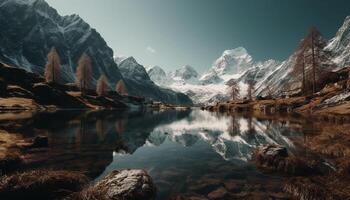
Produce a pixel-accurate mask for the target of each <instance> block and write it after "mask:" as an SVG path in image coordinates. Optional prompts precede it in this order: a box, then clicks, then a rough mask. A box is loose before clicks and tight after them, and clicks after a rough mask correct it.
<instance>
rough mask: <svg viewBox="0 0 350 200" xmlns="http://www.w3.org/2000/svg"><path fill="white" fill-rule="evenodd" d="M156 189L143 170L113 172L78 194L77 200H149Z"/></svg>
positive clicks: (154, 194) (153, 197)
mask: <svg viewBox="0 0 350 200" xmlns="http://www.w3.org/2000/svg"><path fill="white" fill-rule="evenodd" d="M155 196H156V188H155V185H154V184H153V181H152V178H151V177H150V176H149V175H148V174H147V172H146V171H144V170H130V169H128V170H121V171H118V170H115V171H113V172H111V173H110V174H109V175H107V176H106V177H104V178H103V179H102V180H100V181H98V182H97V183H96V184H95V185H93V186H90V187H88V188H86V189H85V190H83V191H82V192H80V193H78V194H77V195H76V196H75V197H73V199H79V200H93V199H99V200H121V199H123V200H129V199H130V200H151V199H155Z"/></svg>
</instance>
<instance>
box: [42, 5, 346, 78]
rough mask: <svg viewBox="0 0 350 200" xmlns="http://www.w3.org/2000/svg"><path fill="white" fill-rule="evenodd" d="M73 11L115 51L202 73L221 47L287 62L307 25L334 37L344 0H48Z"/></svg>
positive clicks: (63, 11)
mask: <svg viewBox="0 0 350 200" xmlns="http://www.w3.org/2000/svg"><path fill="white" fill-rule="evenodd" d="M47 2H48V3H49V4H50V5H51V6H52V7H54V8H56V9H57V10H58V12H59V13H60V14H61V15H69V14H74V13H75V14H78V15H79V16H80V17H82V18H83V19H84V20H85V21H86V22H88V23H89V24H90V25H91V26H92V27H93V28H95V29H97V31H98V32H99V33H100V34H101V35H102V37H103V38H104V39H105V40H106V42H107V44H108V45H109V46H110V47H111V48H112V49H113V50H114V53H115V54H116V55H124V56H133V57H135V58H136V60H137V61H138V62H139V63H140V64H142V65H144V66H145V67H151V66H154V65H158V66H161V67H162V68H164V69H165V70H167V71H171V70H175V69H177V68H179V67H181V66H183V65H186V64H189V65H191V66H193V67H194V68H195V69H197V70H198V71H199V72H204V71H206V70H207V69H208V68H209V67H210V66H211V65H212V63H213V62H214V61H215V60H216V59H217V58H218V57H220V55H221V54H222V53H223V51H224V50H226V49H234V48H237V47H240V46H242V47H244V48H246V49H247V51H248V52H249V53H250V54H251V55H252V56H253V58H254V60H256V61H261V60H267V59H276V60H281V61H282V60H285V59H286V58H288V57H289V55H291V54H292V53H293V51H294V50H295V49H296V47H297V45H298V43H299V42H300V40H301V39H302V38H303V37H304V35H305V34H306V32H307V30H308V29H309V28H310V27H311V26H315V27H317V28H318V29H319V30H320V31H321V33H322V34H323V36H324V37H325V38H327V39H331V38H332V37H333V36H334V35H335V33H336V31H337V30H338V29H339V27H340V26H341V25H342V23H343V21H344V19H345V17H346V16H347V15H350V1H349V0H47Z"/></svg>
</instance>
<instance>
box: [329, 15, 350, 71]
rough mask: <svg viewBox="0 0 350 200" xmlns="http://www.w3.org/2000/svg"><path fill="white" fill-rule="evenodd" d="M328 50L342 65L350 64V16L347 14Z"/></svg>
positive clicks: (333, 59)
mask: <svg viewBox="0 0 350 200" xmlns="http://www.w3.org/2000/svg"><path fill="white" fill-rule="evenodd" d="M325 50H326V51H330V52H331V54H332V61H333V62H334V63H335V64H336V65H337V66H340V67H344V66H349V65H350V16H347V17H346V19H345V21H344V23H343V25H342V26H341V27H340V29H339V30H338V32H337V33H336V35H335V37H334V38H332V39H331V40H330V41H329V42H328V44H327V46H326V47H325Z"/></svg>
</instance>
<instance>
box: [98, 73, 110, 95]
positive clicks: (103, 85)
mask: <svg viewBox="0 0 350 200" xmlns="http://www.w3.org/2000/svg"><path fill="white" fill-rule="evenodd" d="M107 90H108V80H107V77H106V76H105V75H101V77H100V78H99V79H98V81H97V85H96V93H97V95H98V96H104V95H106V94H107Z"/></svg>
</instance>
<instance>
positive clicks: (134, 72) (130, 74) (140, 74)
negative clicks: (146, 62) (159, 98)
mask: <svg viewBox="0 0 350 200" xmlns="http://www.w3.org/2000/svg"><path fill="white" fill-rule="evenodd" d="M118 68H119V70H120V72H121V73H122V75H123V77H124V78H128V79H133V80H136V81H141V82H150V81H151V79H150V78H149V76H148V74H147V71H146V69H145V68H144V67H143V66H142V65H140V64H139V63H137V61H136V60H135V58H133V57H129V58H126V59H124V60H123V61H122V62H121V63H120V64H119V66H118Z"/></svg>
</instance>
